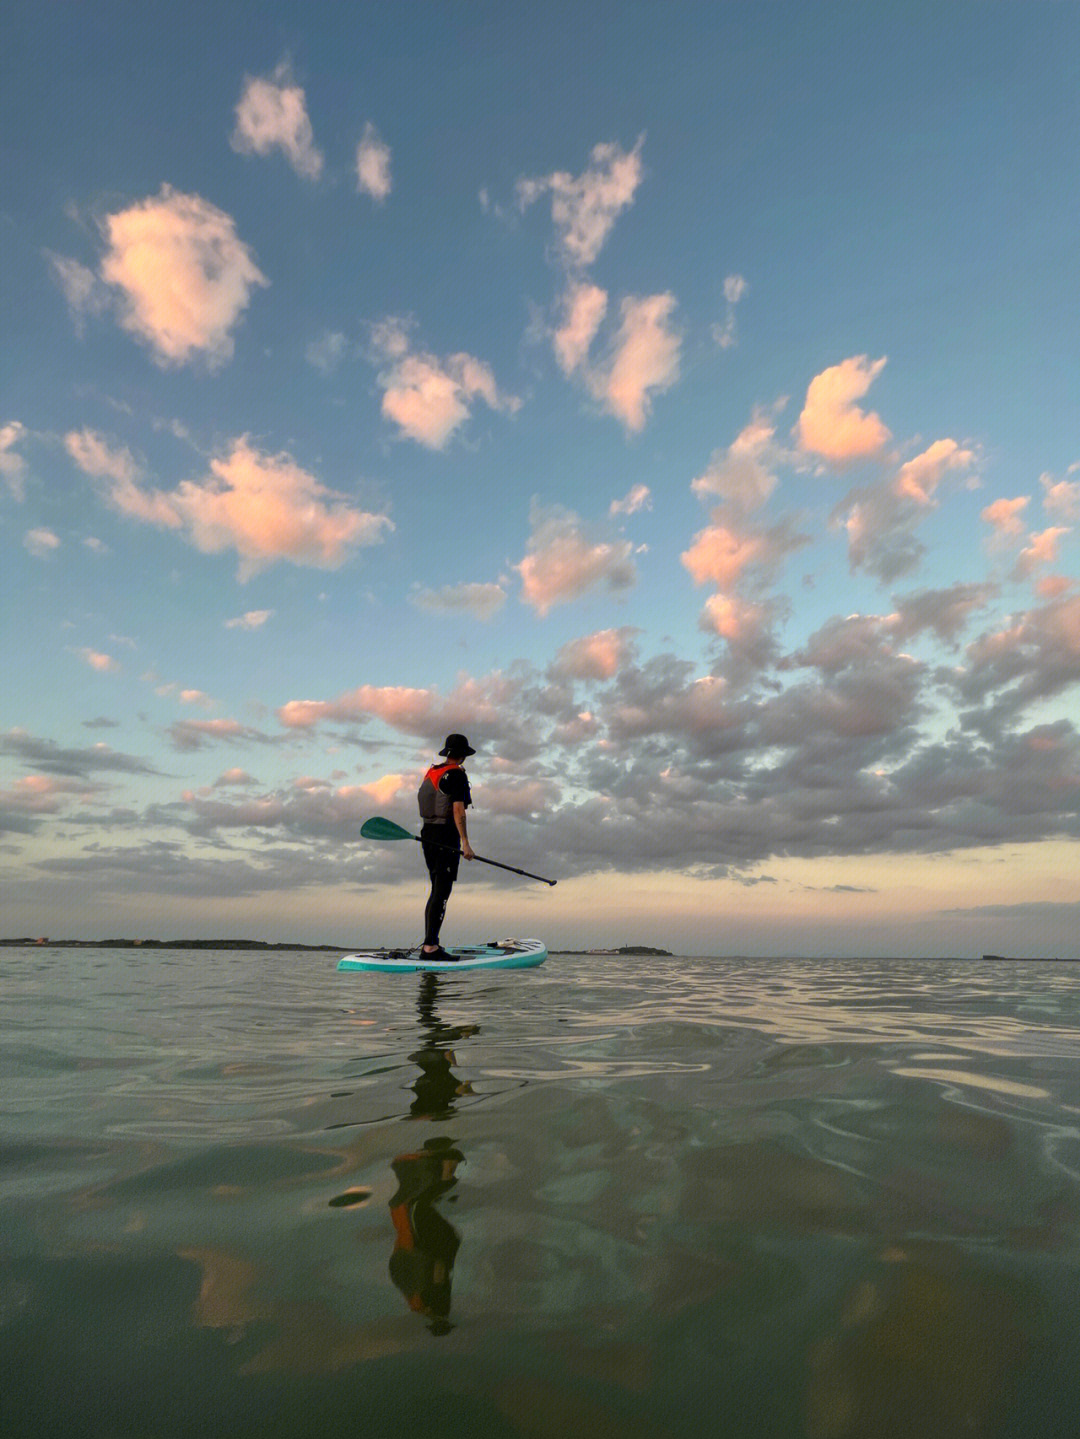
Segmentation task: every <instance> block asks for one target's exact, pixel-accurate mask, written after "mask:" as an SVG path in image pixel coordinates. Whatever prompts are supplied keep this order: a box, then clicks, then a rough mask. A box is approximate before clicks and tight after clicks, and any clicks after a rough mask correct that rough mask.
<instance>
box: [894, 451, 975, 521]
mask: <svg viewBox="0 0 1080 1439" xmlns="http://www.w3.org/2000/svg"><path fill="white" fill-rule="evenodd" d="M974 461H975V452H974V451H973V450H965V449H962V448H961V447H960V446H959V445H958V444H957V443H956V441H955V440H948V439H946V440H935V441H934V443H933V444H932V445H931V446H930V447H929V449H926V450H924V451H923V453H922V454H921V455H916V456H915V458H914V459H911V460H908V461H907V462H906V464H903V465H901V466H900V470H899V472H898V473H897V476H896V479H895V481H894V488H895V491H896V494H897V495H899V496H901V497H903V498H905V499H909V500H914V501H915V503H916V504H917V505H929V504H932V503H933V496H934V492H935V490H936V489H937V487H938V485H940V483H941V481H942V479H943V478H944V477H945V475H946V474H947V473H948V472H949V471H950V470H966V469H969V468H970V467H971V465H972V464H973V463H974Z"/></svg>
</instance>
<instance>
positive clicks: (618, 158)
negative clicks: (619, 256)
mask: <svg viewBox="0 0 1080 1439" xmlns="http://www.w3.org/2000/svg"><path fill="white" fill-rule="evenodd" d="M643 142H644V136H642V137H641V138H640V139H639V140H638V142H637V144H636V145H635V146H634V148H633V149H632V150H631V151H629V152H627V151H625V150H623V149H622V147H621V146H619V145H617V144H612V145H596V146H594V148H593V151H592V154H591V155H590V157H589V166H588V168H587V169H586V170H584V171H583V172H582V173H581V174H580V175H570V174H568V173H567V172H566V171H563V170H557V171H555V173H554V174H551V175H544V176H541V177H540V178H537V179H527V180H519V181H518V186H517V194H518V204H519V205H520V207H521V209H522V210H524V209H526V208H527V207H528V206H529V205H531V204H533V202H534V201H536V200H538V199H540V198H541V196H543V195H546V194H550V196H551V218H552V221H553V223H554V225H555V231H556V235H557V237H558V249H559V256H560V259H561V261H562V263H563V264H564V265H565V266H566V267H567V269H570V270H576V269H580V268H582V267H583V266H586V265H591V264H592V262H593V261H594V260H595V259H596V257H597V255H599V253H600V251H601V249H602V248H603V245H604V242H605V240H606V239H607V237H608V235H609V234H610V233H611V228H612V226H613V225H614V224H615V221H616V220H617V219H618V217H619V215H621V214H622V212H623V210H625V209H626V208H627V206H628V205H630V204H631V203H632V202H633V199H634V194H635V191H636V190H637V187H638V185H639V184H640V183H641V179H642V174H643V170H642V164H641V146H642V144H643Z"/></svg>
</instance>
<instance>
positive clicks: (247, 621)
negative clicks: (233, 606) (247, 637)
mask: <svg viewBox="0 0 1080 1439" xmlns="http://www.w3.org/2000/svg"><path fill="white" fill-rule="evenodd" d="M273 615H274V611H273V610H248V611H247V613H246V614H242V615H237V616H236V617H235V619H231V620H226V621H225V628H226V629H227V630H257V629H261V628H262V626H263V625H264V624H265V623H266V621H267V620H268V619H271V618H272V617H273Z"/></svg>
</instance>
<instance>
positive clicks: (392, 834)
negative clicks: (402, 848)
mask: <svg viewBox="0 0 1080 1439" xmlns="http://www.w3.org/2000/svg"><path fill="white" fill-rule="evenodd" d="M360 833H361V835H362V836H363V837H364V839H415V838H416V835H414V834H410V833H409V831H408V830H407V829H402V827H401V825H399V824H395V823H394V821H393V820H392V819H383V818H382V817H381V816H380V815H376V816H375V817H374V818H373V819H366V820H365V821H364V823H363V824H362V825H361V826H360Z"/></svg>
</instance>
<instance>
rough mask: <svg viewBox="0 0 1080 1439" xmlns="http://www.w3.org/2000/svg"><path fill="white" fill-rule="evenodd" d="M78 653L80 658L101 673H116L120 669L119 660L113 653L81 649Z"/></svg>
mask: <svg viewBox="0 0 1080 1439" xmlns="http://www.w3.org/2000/svg"><path fill="white" fill-rule="evenodd" d="M78 653H79V658H80V659H81V660H82V661H83V662H84V663H85V664H88V665H89V666H90V668H91V669H92V670H97V671H98V673H99V674H115V673H116V671H117V670H119V669H120V663H119V661H118V660H114V659H113V657H112V655H107V654H102V652H101V651H100V650H91V649H81V650H79V652H78Z"/></svg>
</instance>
